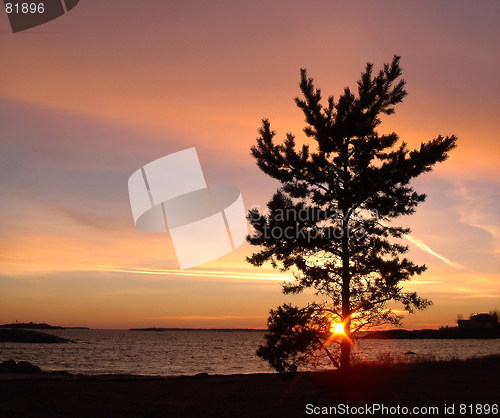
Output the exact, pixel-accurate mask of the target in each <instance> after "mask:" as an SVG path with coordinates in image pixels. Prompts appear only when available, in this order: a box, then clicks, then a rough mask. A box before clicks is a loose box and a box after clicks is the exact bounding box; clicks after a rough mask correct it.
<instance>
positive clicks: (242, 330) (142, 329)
mask: <svg viewBox="0 0 500 418" xmlns="http://www.w3.org/2000/svg"><path fill="white" fill-rule="evenodd" d="M129 331H216V332H235V331H236V332H256V331H259V332H263V331H265V330H263V329H256V328H156V327H152V328H131V329H129Z"/></svg>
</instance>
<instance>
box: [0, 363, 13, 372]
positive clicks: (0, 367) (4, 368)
mask: <svg viewBox="0 0 500 418" xmlns="http://www.w3.org/2000/svg"><path fill="white" fill-rule="evenodd" d="M15 369H16V362H15V361H14V360H6V361H4V362H3V363H1V364H0V373H14V371H15Z"/></svg>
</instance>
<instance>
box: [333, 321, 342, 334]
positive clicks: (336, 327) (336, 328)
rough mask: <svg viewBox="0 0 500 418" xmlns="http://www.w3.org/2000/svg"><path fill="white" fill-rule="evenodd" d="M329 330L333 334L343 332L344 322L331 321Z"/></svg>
mask: <svg viewBox="0 0 500 418" xmlns="http://www.w3.org/2000/svg"><path fill="white" fill-rule="evenodd" d="M330 330H331V331H332V333H333V334H345V331H344V324H342V323H333V324H332V326H331V328H330Z"/></svg>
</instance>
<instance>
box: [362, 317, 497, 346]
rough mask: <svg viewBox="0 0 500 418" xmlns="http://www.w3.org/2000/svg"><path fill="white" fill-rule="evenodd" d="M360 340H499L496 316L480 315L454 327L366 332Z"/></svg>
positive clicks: (460, 322) (462, 321)
mask: <svg viewBox="0 0 500 418" xmlns="http://www.w3.org/2000/svg"><path fill="white" fill-rule="evenodd" d="M360 338H361V339H438V338H439V339H462V338H463V339H467V338H481V339H482V338H484V339H488V338H500V324H499V321H498V314H497V313H496V312H492V313H480V314H477V315H471V316H470V317H469V319H459V320H458V321H457V326H456V327H448V326H446V327H441V328H439V329H421V330H413V331H408V330H405V329H391V330H387V331H372V332H367V333H365V334H364V335H362V336H361V337H360Z"/></svg>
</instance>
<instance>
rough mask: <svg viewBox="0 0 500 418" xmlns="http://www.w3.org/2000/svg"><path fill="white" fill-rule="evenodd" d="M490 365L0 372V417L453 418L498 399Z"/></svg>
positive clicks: (491, 360)
mask: <svg viewBox="0 0 500 418" xmlns="http://www.w3.org/2000/svg"><path fill="white" fill-rule="evenodd" d="M498 370H500V355H499V356H493V357H487V358H483V359H472V360H467V361H451V362H437V363H425V364H415V365H410V366H408V365H406V366H401V365H400V366H370V367H368V366H363V367H355V368H353V370H351V372H350V373H349V374H348V375H346V374H343V373H341V372H339V371H331V372H315V373H298V374H296V375H295V376H294V377H293V378H291V379H288V380H284V379H283V378H282V377H281V376H279V375H276V374H253V375H231V376H189V377H161V378H152V377H141V376H81V375H79V376H71V375H69V376H55V375H45V374H43V375H13V374H2V375H0V417H300V416H311V414H307V413H306V412H307V410H309V412H311V411H312V408H313V407H316V408H317V407H339V405H340V404H345V405H349V406H351V407H355V406H358V407H359V406H365V405H366V404H368V406H371V405H372V404H376V403H378V404H384V406H387V407H389V406H398V405H399V407H400V408H402V407H407V408H410V409H411V408H413V407H415V406H426V407H431V406H432V407H438V408H439V411H440V413H439V415H436V414H434V416H443V415H444V412H443V408H444V407H445V405H446V406H447V407H448V408H449V407H450V405H455V415H457V416H458V415H460V414H459V413H458V408H459V405H460V404H490V405H491V404H493V403H495V402H497V403H498V402H499V400H500V399H499V394H500V379H499V377H498ZM307 405H309V407H308V406H307ZM307 408H309V409H307ZM316 411H319V410H318V409H316ZM329 411H331V410H329ZM332 415H333V414H332ZM339 415H340V414H338V413H337V416H339ZM412 415H414V416H427V415H424V414H420V415H419V414H415V412H414V413H413V414H412ZM493 415H494V414H493ZM344 416H348V415H344ZM354 416H362V415H354ZM365 416H366V414H365ZM374 416H389V415H388V414H381V413H377V414H375V415H374ZM399 416H401V415H399ZM447 416H453V415H451V414H449V413H448V414H447ZM461 416H464V415H461ZM490 416H491V414H490Z"/></svg>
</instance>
